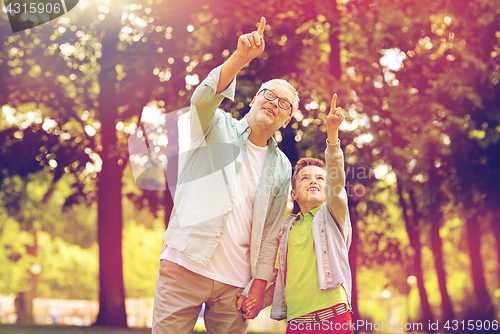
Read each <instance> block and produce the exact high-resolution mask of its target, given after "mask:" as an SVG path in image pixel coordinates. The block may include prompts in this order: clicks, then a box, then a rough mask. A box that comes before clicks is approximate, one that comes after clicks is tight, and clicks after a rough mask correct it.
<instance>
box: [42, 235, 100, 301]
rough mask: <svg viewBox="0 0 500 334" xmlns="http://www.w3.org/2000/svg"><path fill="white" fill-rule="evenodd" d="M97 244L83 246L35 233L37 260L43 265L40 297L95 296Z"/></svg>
mask: <svg viewBox="0 0 500 334" xmlns="http://www.w3.org/2000/svg"><path fill="white" fill-rule="evenodd" d="M97 259H98V257H97V244H95V243H94V244H93V245H92V247H90V248H87V249H84V248H82V247H80V246H78V245H74V244H70V243H68V242H66V241H64V240H63V239H61V238H60V237H52V236H51V235H50V234H49V233H46V232H39V233H38V261H39V263H40V265H41V266H42V273H41V276H40V282H39V284H38V296H39V297H42V298H62V299H96V298H97V292H98V285H97V278H98V276H97V275H98V271H97V270H98V260H97Z"/></svg>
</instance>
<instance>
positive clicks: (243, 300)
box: [236, 293, 256, 319]
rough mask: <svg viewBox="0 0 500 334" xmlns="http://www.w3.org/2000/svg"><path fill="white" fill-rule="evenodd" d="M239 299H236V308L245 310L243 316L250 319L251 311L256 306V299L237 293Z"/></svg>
mask: <svg viewBox="0 0 500 334" xmlns="http://www.w3.org/2000/svg"><path fill="white" fill-rule="evenodd" d="M236 296H237V297H238V300H237V301H236V309H237V310H238V311H239V310H241V311H242V312H243V316H244V317H245V318H247V319H248V317H249V316H250V311H251V310H252V309H253V308H254V307H255V303H256V302H255V299H254V298H247V297H245V296H243V295H242V294H241V293H238V294H236Z"/></svg>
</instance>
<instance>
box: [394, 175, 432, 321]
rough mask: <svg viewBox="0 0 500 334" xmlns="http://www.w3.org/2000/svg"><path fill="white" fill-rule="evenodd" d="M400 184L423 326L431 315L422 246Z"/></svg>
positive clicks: (399, 191)
mask: <svg viewBox="0 0 500 334" xmlns="http://www.w3.org/2000/svg"><path fill="white" fill-rule="evenodd" d="M401 183H402V182H401V181H400V180H399V178H398V180H397V191H398V196H399V203H400V205H401V209H402V211H403V218H404V221H405V226H406V231H407V233H408V238H409V239H410V247H411V248H413V250H414V252H415V255H414V259H413V272H414V274H415V276H416V277H417V286H418V292H419V295H420V307H421V309H422V318H423V319H422V320H423V321H424V323H425V324H427V323H428V322H429V321H431V322H432V313H431V308H430V305H429V300H428V298H427V292H426V290H425V285H424V271H423V269H422V246H421V244H420V235H419V232H418V229H417V226H416V223H415V221H414V219H413V218H414V217H413V216H410V215H409V214H408V206H407V204H406V201H405V199H404V197H403V189H402V184H401Z"/></svg>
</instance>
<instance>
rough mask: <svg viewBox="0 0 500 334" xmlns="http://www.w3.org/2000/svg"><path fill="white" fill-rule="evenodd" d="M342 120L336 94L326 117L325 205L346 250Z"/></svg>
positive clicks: (348, 238)
mask: <svg viewBox="0 0 500 334" xmlns="http://www.w3.org/2000/svg"><path fill="white" fill-rule="evenodd" d="M344 119H345V116H344V114H343V113H342V108H340V107H337V94H334V95H333V97H332V106H331V108H330V112H329V113H328V115H327V116H326V132H327V135H328V142H327V149H326V152H325V161H326V188H325V191H326V203H327V208H328V211H329V212H330V214H331V215H332V216H333V218H334V219H335V222H337V224H338V226H339V229H340V232H341V234H342V236H343V237H344V240H345V241H346V246H347V249H349V246H350V244H351V231H352V229H351V220H350V218H349V210H348V207H347V193H346V191H345V172H344V154H343V152H342V149H341V148H340V142H339V126H340V124H342V122H343V121H344Z"/></svg>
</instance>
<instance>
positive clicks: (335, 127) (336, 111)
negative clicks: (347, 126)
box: [326, 94, 345, 144]
mask: <svg viewBox="0 0 500 334" xmlns="http://www.w3.org/2000/svg"><path fill="white" fill-rule="evenodd" d="M344 119H345V116H344V114H343V113H342V108H341V107H337V94H333V97H332V106H331V108H330V112H329V113H328V115H327V116H326V133H327V134H328V142H329V143H330V144H336V143H337V142H338V141H339V126H340V124H342V122H343V121H344Z"/></svg>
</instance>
